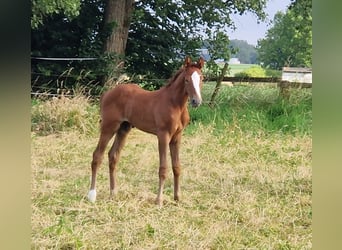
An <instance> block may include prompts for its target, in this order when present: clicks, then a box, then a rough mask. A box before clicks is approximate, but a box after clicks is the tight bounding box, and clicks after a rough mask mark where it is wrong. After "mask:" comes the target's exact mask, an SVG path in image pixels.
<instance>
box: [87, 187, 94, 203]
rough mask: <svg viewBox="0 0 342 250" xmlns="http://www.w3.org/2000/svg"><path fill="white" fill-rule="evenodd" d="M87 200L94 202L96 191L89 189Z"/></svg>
mask: <svg viewBox="0 0 342 250" xmlns="http://www.w3.org/2000/svg"><path fill="white" fill-rule="evenodd" d="M88 200H89V201H90V202H93V203H94V202H95V200H96V189H90V190H89V193H88Z"/></svg>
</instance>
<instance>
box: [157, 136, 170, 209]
mask: <svg viewBox="0 0 342 250" xmlns="http://www.w3.org/2000/svg"><path fill="white" fill-rule="evenodd" d="M169 141H170V139H169V136H168V135H167V134H166V133H163V134H158V149H159V189H158V195H157V199H156V204H157V205H159V206H162V205H163V189H164V184H165V179H166V171H167V169H166V167H167V160H166V156H167V145H168V144H169Z"/></svg>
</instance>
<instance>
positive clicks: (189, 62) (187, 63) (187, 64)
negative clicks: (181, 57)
mask: <svg viewBox="0 0 342 250" xmlns="http://www.w3.org/2000/svg"><path fill="white" fill-rule="evenodd" d="M190 64H191V58H190V57H189V56H187V57H185V61H184V66H185V67H187V66H189V65H190Z"/></svg>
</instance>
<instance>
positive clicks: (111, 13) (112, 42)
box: [104, 0, 134, 72]
mask: <svg viewBox="0 0 342 250" xmlns="http://www.w3.org/2000/svg"><path fill="white" fill-rule="evenodd" d="M133 9H134V0H106V6H105V12H104V24H105V26H104V28H105V30H111V31H110V32H109V35H108V37H107V39H106V41H105V43H104V53H106V54H114V55H116V56H118V57H119V58H121V57H123V56H124V55H125V51H126V44H127V39H128V30H129V27H130V24H131V15H132V12H133ZM116 64H117V65H115V66H114V67H119V68H122V67H123V62H122V61H121V60H118V61H117V62H116ZM114 69H115V68H114ZM114 69H113V71H114V72H115V70H114ZM113 71H112V72H113Z"/></svg>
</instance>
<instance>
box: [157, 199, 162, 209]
mask: <svg viewBox="0 0 342 250" xmlns="http://www.w3.org/2000/svg"><path fill="white" fill-rule="evenodd" d="M156 205H158V206H159V207H162V206H163V200H161V199H158V198H157V199H156Z"/></svg>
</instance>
